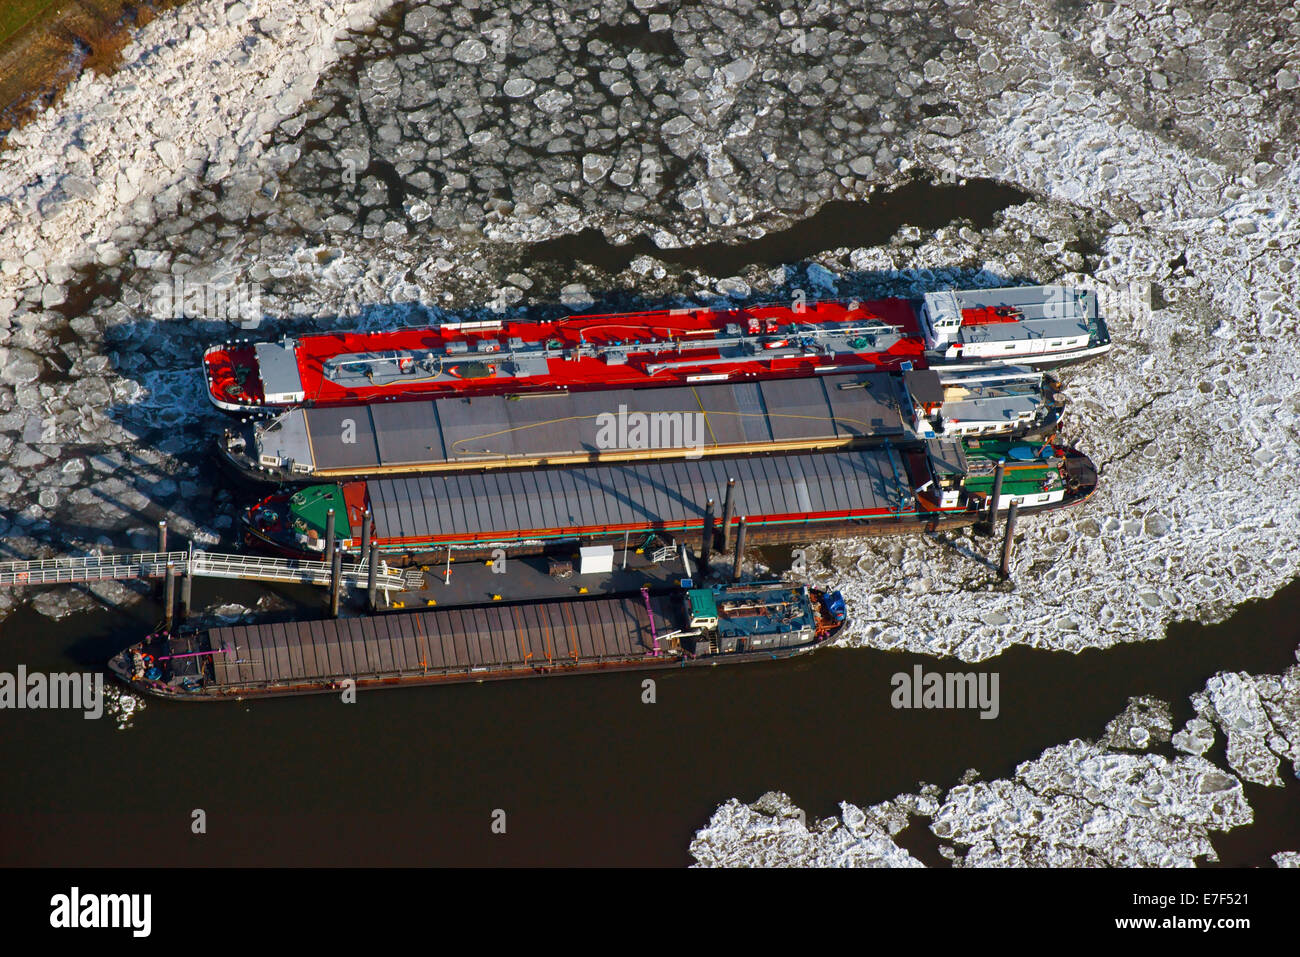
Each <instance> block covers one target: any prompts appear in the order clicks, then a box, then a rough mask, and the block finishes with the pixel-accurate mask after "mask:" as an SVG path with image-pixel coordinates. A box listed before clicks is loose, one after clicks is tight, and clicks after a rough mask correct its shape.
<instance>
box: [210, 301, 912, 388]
mask: <svg viewBox="0 0 1300 957" xmlns="http://www.w3.org/2000/svg"><path fill="white" fill-rule="evenodd" d="M924 351H925V339H924V337H923V335H922V333H921V327H920V324H919V321H918V318H917V314H916V312H915V310H914V309H913V308H912V306H911V304H910V303H909V302H908V301H907V300H905V299H884V300H878V301H874V302H814V303H807V304H787V305H772V306H752V307H748V308H745V309H728V310H716V309H669V310H662V311H657V312H639V313H619V314H611V315H588V316H573V317H570V318H567V319H559V320H555V321H550V322H516V321H509V320H493V321H487V322H452V323H442V324H440V325H438V326H431V327H428V328H411V329H398V330H393V331H388V332H371V333H358V332H337V333H327V334H323V335H314V336H302V337H300V338H297V339H293V338H288V339H284V340H281V341H280V342H260V343H247V342H238V343H225V344H223V345H220V346H213V347H212V348H210V349H208V350H207V352H206V353H205V354H204V359H203V367H204V375H205V377H206V379H207V386H208V396H209V398H210V399H211V400H212V402H213V403H214V404H215V405H216V406H217V407H218V408H220V409H224V410H226V411H228V412H246V411H256V410H261V409H266V410H277V409H285V408H292V407H296V406H345V405H360V404H366V403H371V402H381V401H388V400H395V399H415V398H436V397H438V396H440V395H449V394H457V395H462V396H475V395H503V394H510V393H529V392H539V391H548V390H549V391H555V390H566V391H567V390H572V391H583V390H588V389H606V388H615V387H624V388H638V387H644V386H657V385H683V384H688V383H694V382H725V381H732V382H737V381H744V380H750V379H774V378H789V377H795V376H804V375H815V374H818V373H822V372H832V371H864V372H869V371H873V370H877V369H884V370H897V369H900V368H909V367H917V368H920V367H923V366H924V361H923V353H924ZM908 363H911V364H912V365H911V366H908V365H907V364H908Z"/></svg>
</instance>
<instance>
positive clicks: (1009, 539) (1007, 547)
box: [998, 502, 1020, 578]
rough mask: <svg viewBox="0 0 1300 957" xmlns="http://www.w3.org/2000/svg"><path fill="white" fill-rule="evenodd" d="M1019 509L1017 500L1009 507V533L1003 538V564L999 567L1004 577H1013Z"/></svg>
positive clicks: (999, 572)
mask: <svg viewBox="0 0 1300 957" xmlns="http://www.w3.org/2000/svg"><path fill="white" fill-rule="evenodd" d="M1019 511H1020V507H1019V503H1017V502H1012V503H1011V508H1009V509H1007V534H1006V537H1005V538H1004V539H1002V565H1001V567H999V568H998V574H999V575H1000V576H1002V577H1003V578H1010V577H1011V552H1012V549H1014V548H1015V534H1016V514H1017V513H1018V512H1019Z"/></svg>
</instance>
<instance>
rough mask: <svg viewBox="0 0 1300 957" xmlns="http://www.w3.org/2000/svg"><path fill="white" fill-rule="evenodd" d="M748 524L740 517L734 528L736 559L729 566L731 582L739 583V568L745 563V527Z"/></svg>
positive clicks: (747, 520)
mask: <svg viewBox="0 0 1300 957" xmlns="http://www.w3.org/2000/svg"><path fill="white" fill-rule="evenodd" d="M748 522H749V519H748V518H746V517H745V516H744V515H742V516H740V523H739V524H738V525H737V526H736V558H735V561H734V562H733V563H732V566H731V580H732V581H740V566H741V564H742V563H743V562H744V561H745V526H746V524H748Z"/></svg>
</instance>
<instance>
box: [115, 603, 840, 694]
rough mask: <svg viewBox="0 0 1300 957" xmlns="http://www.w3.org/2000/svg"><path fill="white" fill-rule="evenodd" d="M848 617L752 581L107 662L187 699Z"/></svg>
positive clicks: (794, 639)
mask: <svg viewBox="0 0 1300 957" xmlns="http://www.w3.org/2000/svg"><path fill="white" fill-rule="evenodd" d="M845 621H846V612H845V607H844V600H843V598H841V597H840V595H839V593H838V592H833V593H830V594H824V593H822V592H819V591H815V590H812V589H809V588H807V587H804V586H801V585H792V584H785V583H781V582H757V583H746V584H735V585H718V586H714V587H711V588H696V589H690V590H685V591H675V592H672V593H669V594H664V595H651V594H649V593H648V592H646V591H642V593H641V594H640V595H630V596H624V597H611V598H586V599H583V598H572V599H565V600H562V601H550V602H537V603H531V604H495V605H491V606H488V607H477V608H446V609H432V610H427V611H420V612H410V613H397V612H390V613H387V614H379V615H370V616H366V617H362V618H340V619H330V620H325V621H298V622H285V623H279V624H261V625H236V626H228V627H221V628H212V629H209V630H206V631H194V630H192V629H191V630H186V629H182V630H180V631H179V632H177V633H176V634H167V633H161V634H156V635H152V636H150V637H149V638H147V639H145V640H144V641H143V642H141V643H139V644H137V645H134V646H132V647H130V648H127V649H125V650H124V651H122V652H120V653H119V654H118V655H116V656H114V658H113V659H112V660H111V661H110V662H109V669H110V670H111V671H112V672H113V673H114V674H115V675H116V676H117V677H118V678H120V679H121V680H122V681H124V682H126V683H127V684H128V685H130V687H131V688H132V689H134V690H136V691H139V692H143V693H146V694H154V695H159V696H161V697H168V698H179V699H183V700H190V701H219V700H229V699H231V698H245V697H272V696H282V695H293V694H311V693H327V692H333V693H338V692H339V691H340V690H341V689H343V688H344V687H347V686H348V684H349V683H355V687H356V688H357V689H372V688H391V687H401V686H404V685H432V684H453V683H460V682H471V681H473V682H479V681H490V680H498V679H506V678H529V677H539V676H550V675H573V674H587V673H601V672H606V673H608V672H620V671H643V670H649V669H658V668H677V667H687V666H692V665H715V664H725V663H740V662H752V661H766V660H772V659H780V658H788V657H792V656H794V655H799V654H804V653H806V652H808V651H811V650H812V649H814V648H816V647H818V646H819V645H821V644H823V643H824V642H825V641H826V640H827V639H829V638H830V637H832V636H833V635H834V634H835V633H836V632H837V631H838V630H839V629H840V628H841V627H843V625H844V623H845Z"/></svg>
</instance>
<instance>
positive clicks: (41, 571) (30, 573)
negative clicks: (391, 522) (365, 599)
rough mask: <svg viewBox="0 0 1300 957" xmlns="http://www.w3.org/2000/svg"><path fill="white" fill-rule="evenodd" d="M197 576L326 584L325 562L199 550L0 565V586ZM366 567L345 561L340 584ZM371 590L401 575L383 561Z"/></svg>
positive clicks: (355, 583) (359, 577)
mask: <svg viewBox="0 0 1300 957" xmlns="http://www.w3.org/2000/svg"><path fill="white" fill-rule="evenodd" d="M169 567H170V568H172V569H174V570H175V571H176V572H178V573H181V574H185V575H192V576H196V577H203V578H231V579H242V580H245V581H268V582H283V583H286V584H303V585H323V586H328V585H329V584H330V577H331V574H332V570H331V567H330V564H329V563H328V562H311V561H302V560H299V559H294V558H267V557H263V556H261V555H232V554H225V553H222V552H205V551H201V550H195V551H188V552H140V553H136V554H131V555H85V556H78V557H75V558H47V559H40V560H34V561H22V562H0V585H15V586H23V585H57V584H73V583H77V582H96V581H108V580H113V579H117V580H121V579H128V578H163V577H165V576H166V574H167V569H168V568H169ZM369 574H370V569H369V567H368V566H367V565H366V564H365V563H364V562H363V563H360V564H350V563H345V564H344V565H343V566H342V568H341V569H340V584H343V585H349V586H352V587H355V588H365V587H367V585H368V584H369ZM375 587H376V588H377V589H379V590H380V591H403V590H405V589H406V588H407V582H406V581H405V579H404V576H403V575H402V574H401V573H400V572H397V571H393V570H390V569H389V567H388V565H387V564H386V563H384V562H382V561H381V562H380V563H379V567H378V568H377V569H376V570H375Z"/></svg>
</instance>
